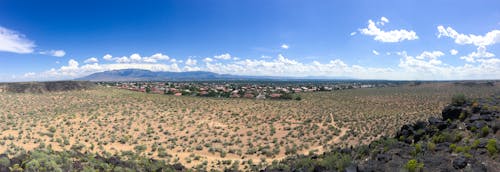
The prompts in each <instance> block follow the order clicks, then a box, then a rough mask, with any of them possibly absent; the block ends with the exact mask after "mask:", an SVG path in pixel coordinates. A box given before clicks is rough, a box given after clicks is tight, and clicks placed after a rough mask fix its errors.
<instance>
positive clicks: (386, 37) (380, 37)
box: [359, 17, 418, 42]
mask: <svg viewBox="0 0 500 172" xmlns="http://www.w3.org/2000/svg"><path fill="white" fill-rule="evenodd" d="M387 22H389V20H388V19H387V18H385V17H382V18H381V19H380V21H377V23H375V22H374V21H372V20H368V27H367V28H362V29H359V32H360V33H361V34H364V35H369V36H374V38H373V39H374V40H376V41H380V42H401V41H404V40H416V39H418V36H417V33H415V31H413V30H410V31H407V30H404V29H400V30H390V31H383V30H381V29H380V28H378V27H377V25H378V26H383V25H384V24H385V23H387Z"/></svg>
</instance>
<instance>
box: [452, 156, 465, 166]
mask: <svg viewBox="0 0 500 172" xmlns="http://www.w3.org/2000/svg"><path fill="white" fill-rule="evenodd" d="M465 166H467V159H466V158H465V157H463V156H459V157H457V158H455V160H453V167H454V168H455V169H462V168H465Z"/></svg>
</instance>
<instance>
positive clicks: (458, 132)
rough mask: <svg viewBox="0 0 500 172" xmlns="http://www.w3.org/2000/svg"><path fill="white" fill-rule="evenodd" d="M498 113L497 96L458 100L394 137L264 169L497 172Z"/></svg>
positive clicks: (499, 97)
mask: <svg viewBox="0 0 500 172" xmlns="http://www.w3.org/2000/svg"><path fill="white" fill-rule="evenodd" d="M499 111H500V94H497V95H494V96H492V97H489V98H484V99H477V100H466V99H465V98H464V97H462V96H458V97H455V98H454V100H453V103H452V104H450V105H449V106H447V107H445V108H444V109H443V111H442V118H435V117H431V118H429V119H428V121H420V122H417V123H415V124H409V125H404V126H402V127H401V130H400V131H398V132H397V135H396V136H395V137H393V138H383V139H380V140H378V141H374V142H372V143H371V144H369V145H365V146H360V147H357V148H343V149H342V148H339V149H337V150H336V151H333V152H329V153H325V154H323V155H319V156H316V155H315V156H302V157H292V158H288V159H286V160H284V161H282V162H280V163H275V164H273V165H272V166H270V167H269V168H267V169H266V170H265V171H350V172H351V171H352V172H355V171H500V157H499V151H498V149H499V148H500V145H499V142H498V139H499V138H500V132H499V131H498V130H499V128H500V119H499V118H500V112H499Z"/></svg>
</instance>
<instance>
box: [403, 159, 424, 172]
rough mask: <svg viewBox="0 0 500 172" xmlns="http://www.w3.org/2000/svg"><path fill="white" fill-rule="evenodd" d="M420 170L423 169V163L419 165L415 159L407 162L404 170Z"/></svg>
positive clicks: (411, 171)
mask: <svg viewBox="0 0 500 172" xmlns="http://www.w3.org/2000/svg"><path fill="white" fill-rule="evenodd" d="M422 168H424V163H419V162H418V161H417V160H416V159H411V160H409V161H408V162H407V163H406V165H405V169H407V170H408V171H410V172H415V171H420V170H421V169H422Z"/></svg>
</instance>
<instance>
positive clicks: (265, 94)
mask: <svg viewBox="0 0 500 172" xmlns="http://www.w3.org/2000/svg"><path fill="white" fill-rule="evenodd" d="M100 84H101V85H106V86H114V87H117V88H119V89H126V90H131V91H138V92H145V93H152V94H171V95H175V96H186V95H189V96H202V97H226V98H248V99H295V100H300V96H299V95H298V94H296V93H300V92H316V91H333V90H343V89H355V88H372V87H380V86H381V85H380V84H373V83H372V84H370V83H358V82H350V83H348V82H342V83H321V82H113V83H100Z"/></svg>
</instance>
